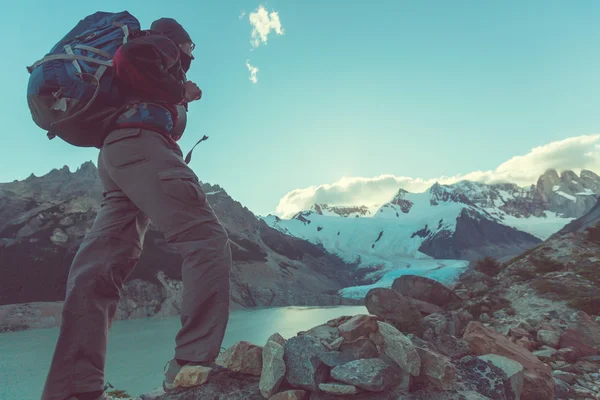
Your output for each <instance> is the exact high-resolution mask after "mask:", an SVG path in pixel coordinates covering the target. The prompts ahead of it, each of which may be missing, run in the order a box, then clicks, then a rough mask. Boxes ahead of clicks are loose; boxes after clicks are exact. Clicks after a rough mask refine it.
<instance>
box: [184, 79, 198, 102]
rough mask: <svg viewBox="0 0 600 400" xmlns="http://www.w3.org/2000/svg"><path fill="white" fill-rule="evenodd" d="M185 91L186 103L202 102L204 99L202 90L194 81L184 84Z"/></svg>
mask: <svg viewBox="0 0 600 400" xmlns="http://www.w3.org/2000/svg"><path fill="white" fill-rule="evenodd" d="M183 88H184V90H185V101H186V102H188V103H189V102H191V101H194V100H200V98H201V97H202V90H200V88H199V87H198V85H196V84H195V83H194V82H192V81H187V82H185V83H184V84H183Z"/></svg>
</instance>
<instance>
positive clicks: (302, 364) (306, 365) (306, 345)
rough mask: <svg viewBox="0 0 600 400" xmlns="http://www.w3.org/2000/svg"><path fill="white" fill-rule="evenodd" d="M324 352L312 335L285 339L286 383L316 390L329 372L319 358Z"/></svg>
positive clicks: (295, 386)
mask: <svg viewBox="0 0 600 400" xmlns="http://www.w3.org/2000/svg"><path fill="white" fill-rule="evenodd" d="M324 352H325V348H324V347H323V345H322V344H321V343H320V342H319V340H318V339H317V338H315V337H312V336H296V337H293V338H290V339H289V340H287V342H286V343H285V346H284V353H285V354H284V361H285V367H286V374H285V377H286V379H287V381H288V383H289V384H290V385H291V386H292V387H294V388H298V389H305V390H310V391H313V392H314V391H316V390H317V388H318V385H319V383H323V382H324V381H325V379H326V377H327V374H328V372H329V368H328V367H327V365H325V364H324V363H323V361H321V358H320V356H321V354H323V353H324Z"/></svg>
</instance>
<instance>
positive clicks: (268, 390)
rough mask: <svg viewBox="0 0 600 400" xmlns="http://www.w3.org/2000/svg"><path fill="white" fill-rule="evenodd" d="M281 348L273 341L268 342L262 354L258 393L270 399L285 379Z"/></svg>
mask: <svg viewBox="0 0 600 400" xmlns="http://www.w3.org/2000/svg"><path fill="white" fill-rule="evenodd" d="M283 354H284V350H283V346H282V345H280V344H279V343H277V342H276V341H274V340H268V341H267V344H266V345H265V347H263V352H262V357H263V359H262V373H261V376H260V382H259V388H260V393H261V394H262V395H263V396H265V398H267V399H268V398H270V397H271V396H273V395H274V394H275V393H277V390H278V389H279V385H280V384H281V382H282V381H283V378H284V377H285V362H284V360H283Z"/></svg>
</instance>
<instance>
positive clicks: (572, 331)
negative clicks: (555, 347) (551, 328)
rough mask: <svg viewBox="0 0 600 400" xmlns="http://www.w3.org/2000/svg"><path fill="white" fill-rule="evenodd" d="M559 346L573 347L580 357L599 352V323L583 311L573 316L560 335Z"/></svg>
mask: <svg viewBox="0 0 600 400" xmlns="http://www.w3.org/2000/svg"><path fill="white" fill-rule="evenodd" d="M559 347H560V348H561V349H562V348H565V347H573V348H575V349H577V351H578V352H579V356H580V357H586V356H594V355H599V354H600V324H599V323H597V322H595V321H594V320H592V318H590V316H589V315H587V314H586V313H584V312H578V313H576V314H575V315H574V316H573V321H572V322H570V323H569V327H568V329H567V330H566V331H565V332H564V333H563V334H562V336H561V337H560V343H559Z"/></svg>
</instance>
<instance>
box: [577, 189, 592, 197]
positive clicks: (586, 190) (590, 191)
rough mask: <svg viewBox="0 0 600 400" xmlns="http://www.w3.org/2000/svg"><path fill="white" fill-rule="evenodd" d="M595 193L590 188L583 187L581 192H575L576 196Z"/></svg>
mask: <svg viewBox="0 0 600 400" xmlns="http://www.w3.org/2000/svg"><path fill="white" fill-rule="evenodd" d="M595 194H596V193H594V192H593V191H592V189H583V192H579V193H575V195H576V196H593V195H595Z"/></svg>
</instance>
